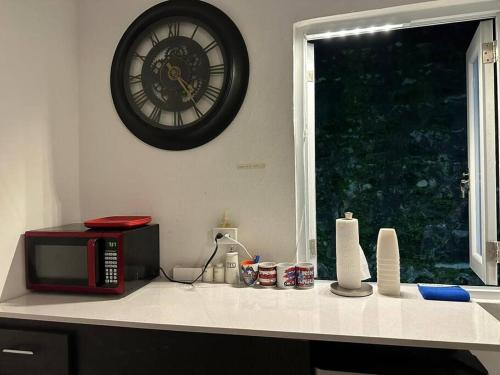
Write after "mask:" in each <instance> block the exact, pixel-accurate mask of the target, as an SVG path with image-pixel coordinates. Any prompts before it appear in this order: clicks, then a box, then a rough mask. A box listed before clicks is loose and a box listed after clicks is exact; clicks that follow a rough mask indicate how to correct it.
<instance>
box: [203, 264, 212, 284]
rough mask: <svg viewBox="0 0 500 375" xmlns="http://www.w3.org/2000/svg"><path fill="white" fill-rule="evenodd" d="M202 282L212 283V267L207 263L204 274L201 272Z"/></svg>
mask: <svg viewBox="0 0 500 375" xmlns="http://www.w3.org/2000/svg"><path fill="white" fill-rule="evenodd" d="M202 280H203V282H204V283H212V282H213V281H214V266H212V263H209V264H208V266H207V269H206V270H205V272H203V276H202Z"/></svg>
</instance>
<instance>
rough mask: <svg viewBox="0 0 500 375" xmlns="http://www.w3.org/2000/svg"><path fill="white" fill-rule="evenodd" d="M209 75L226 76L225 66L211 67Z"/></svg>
mask: <svg viewBox="0 0 500 375" xmlns="http://www.w3.org/2000/svg"><path fill="white" fill-rule="evenodd" d="M209 73H210V75H221V74H224V64H217V65H211V66H210V70H209Z"/></svg>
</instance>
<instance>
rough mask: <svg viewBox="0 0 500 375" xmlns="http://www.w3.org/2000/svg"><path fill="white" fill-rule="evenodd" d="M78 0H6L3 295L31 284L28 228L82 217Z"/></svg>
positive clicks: (1, 77)
mask: <svg viewBox="0 0 500 375" xmlns="http://www.w3.org/2000/svg"><path fill="white" fill-rule="evenodd" d="M76 25H77V16H76V1H72V0H44V1H40V0H1V1H0V50H1V51H2V52H1V56H0V82H1V85H0V86H1V92H0V223H2V224H1V225H0V257H1V261H0V300H5V299H7V298H10V297H13V296H16V295H19V294H21V293H23V292H24V291H25V288H24V263H23V262H24V255H23V246H22V241H21V234H22V233H24V232H25V231H26V230H27V229H37V228H41V227H47V226H51V225H55V224H59V223H61V222H67V221H74V220H78V219H79V217H80V214H79V199H78V197H79V186H78V138H77V137H78V100H77V97H78V74H77V73H78V69H77V66H78V64H77V58H78V46H77V34H76V32H77V27H76Z"/></svg>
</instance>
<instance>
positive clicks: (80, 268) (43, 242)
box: [28, 237, 96, 287]
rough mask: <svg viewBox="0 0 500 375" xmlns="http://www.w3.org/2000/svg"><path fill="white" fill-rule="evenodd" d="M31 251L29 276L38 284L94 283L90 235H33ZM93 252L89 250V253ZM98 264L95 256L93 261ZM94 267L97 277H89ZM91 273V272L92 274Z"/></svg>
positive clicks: (92, 249) (85, 284) (87, 284)
mask: <svg viewBox="0 0 500 375" xmlns="http://www.w3.org/2000/svg"><path fill="white" fill-rule="evenodd" d="M30 242H31V244H30V245H29V251H28V258H29V259H28V262H29V265H30V267H29V269H30V271H29V274H30V275H29V278H30V279H31V281H32V282H33V283H35V284H42V285H64V286H80V287H88V286H89V285H90V283H93V284H94V285H95V268H92V267H90V268H89V266H91V265H92V260H91V259H89V258H90V254H92V252H94V254H95V246H96V243H90V244H89V242H90V241H89V240H88V238H55V237H54V238H47V237H44V238H32V239H31V241H30ZM89 253H90V254H89ZM93 263H94V264H95V260H94V262H93ZM89 269H90V270H93V275H94V279H93V280H92V277H89V275H90V274H92V272H89ZM90 276H91V275H90Z"/></svg>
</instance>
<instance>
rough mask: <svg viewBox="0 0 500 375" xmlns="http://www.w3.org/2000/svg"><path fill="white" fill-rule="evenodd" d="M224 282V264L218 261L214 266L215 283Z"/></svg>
mask: <svg viewBox="0 0 500 375" xmlns="http://www.w3.org/2000/svg"><path fill="white" fill-rule="evenodd" d="M223 282H224V264H223V263H217V264H216V265H215V267H214V283H220V284H222V283H223Z"/></svg>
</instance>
